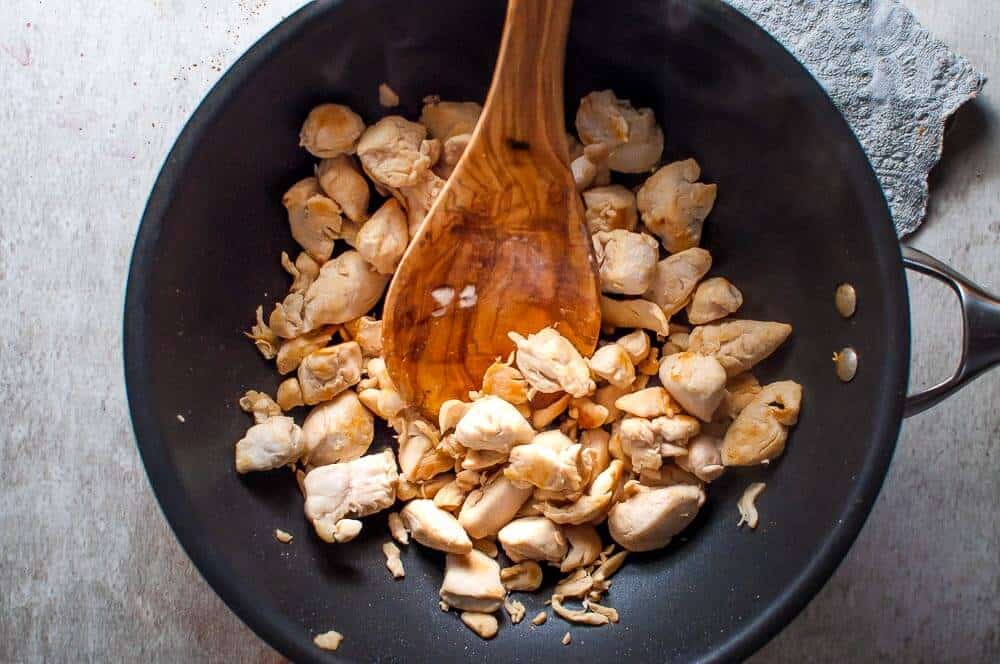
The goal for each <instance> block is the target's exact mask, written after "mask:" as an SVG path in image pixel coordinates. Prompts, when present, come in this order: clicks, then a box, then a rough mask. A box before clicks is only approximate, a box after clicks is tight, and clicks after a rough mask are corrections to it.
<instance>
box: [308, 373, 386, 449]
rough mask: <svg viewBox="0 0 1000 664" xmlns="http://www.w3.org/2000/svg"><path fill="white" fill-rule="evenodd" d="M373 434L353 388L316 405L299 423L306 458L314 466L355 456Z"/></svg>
mask: <svg viewBox="0 0 1000 664" xmlns="http://www.w3.org/2000/svg"><path fill="white" fill-rule="evenodd" d="M374 437H375V420H374V418H373V417H372V414H371V413H370V412H368V410H367V409H366V408H365V407H364V406H363V405H362V404H361V401H360V400H359V399H358V396H357V395H356V394H355V393H354V392H353V391H352V390H348V391H347V392H341V393H340V394H339V395H337V396H336V397H335V398H334V399H333V400H332V401H327V402H326V403H322V404H320V405H318V406H316V407H315V408H313V409H312V410H311V411H310V412H309V414H308V415H307V416H306V419H305V422H303V423H302V440H303V443H305V450H306V451H305V458H306V460H307V461H308V463H309V464H311V465H313V466H325V465H327V464H331V463H336V462H338V461H349V460H351V459H357V458H358V457H360V456H361V455H362V454H364V453H365V452H367V451H368V447H369V446H370V445H371V444H372V440H373V439H374ZM393 463H394V464H395V461H393Z"/></svg>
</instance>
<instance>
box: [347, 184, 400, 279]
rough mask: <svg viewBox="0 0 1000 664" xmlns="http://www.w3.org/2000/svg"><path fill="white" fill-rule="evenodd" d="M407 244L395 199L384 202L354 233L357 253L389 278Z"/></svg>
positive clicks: (397, 203) (397, 202)
mask: <svg viewBox="0 0 1000 664" xmlns="http://www.w3.org/2000/svg"><path fill="white" fill-rule="evenodd" d="M409 243H410V229H409V226H408V224H407V220H406V211H405V210H403V208H402V206H401V205H400V204H399V201H397V200H396V199H395V198H390V199H389V200H387V201H386V202H385V203H384V204H383V205H382V207H380V208H379V209H378V211H377V212H376V213H375V214H373V215H372V218H371V219H369V220H368V222H367V223H366V224H365V225H364V226H362V227H361V230H360V231H358V236H357V239H356V240H355V246H356V247H357V249H358V253H359V254H361V256H362V257H363V258H364V259H365V260H366V261H368V262H369V263H371V264H372V266H373V267H374V268H375V269H376V270H378V272H379V274H392V273H393V272H395V271H396V266H397V265H398V264H399V260H400V259H401V258H402V257H403V253H405V252H406V246H407V245H408V244H409Z"/></svg>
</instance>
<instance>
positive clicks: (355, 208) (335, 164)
mask: <svg viewBox="0 0 1000 664" xmlns="http://www.w3.org/2000/svg"><path fill="white" fill-rule="evenodd" d="M316 178H317V179H318V180H319V186H320V188H321V189H322V190H323V192H324V193H325V194H326V195H327V196H329V197H330V199H331V200H332V201H333V202H334V203H336V204H337V205H338V206H339V207H340V209H341V211H342V212H343V213H344V215H345V216H346V217H347V218H348V219H350V220H351V221H353V222H355V223H357V224H362V223H364V222H365V220H366V219H368V198H369V196H370V191H369V189H368V180H366V179H365V176H364V175H362V174H361V171H360V169H359V168H358V166H357V164H356V163H355V162H354V158H353V157H349V156H347V155H340V156H338V157H333V158H332V159H324V160H323V161H321V162H320V163H319V166H317V167H316Z"/></svg>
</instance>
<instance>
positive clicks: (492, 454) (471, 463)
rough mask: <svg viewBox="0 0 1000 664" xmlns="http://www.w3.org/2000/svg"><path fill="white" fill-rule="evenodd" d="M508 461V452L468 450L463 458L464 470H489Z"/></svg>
mask: <svg viewBox="0 0 1000 664" xmlns="http://www.w3.org/2000/svg"><path fill="white" fill-rule="evenodd" d="M505 461H507V453H506V452H496V451H493V450H468V451H467V452H466V454H465V459H463V460H462V470H477V471H478V470H489V469H492V468H493V467H494V466H498V465H500V464H502V463H504V462H505Z"/></svg>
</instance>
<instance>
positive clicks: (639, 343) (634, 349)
mask: <svg viewBox="0 0 1000 664" xmlns="http://www.w3.org/2000/svg"><path fill="white" fill-rule="evenodd" d="M615 343H616V344H618V345H619V346H621V347H622V348H624V349H625V352H626V353H628V357H629V359H630V360H632V364H639V363H640V362H642V361H643V360H645V359H646V357H647V356H648V355H649V351H650V345H649V335H648V334H646V333H645V332H643V331H642V330H635V331H633V332H629V333H628V334H626V335H625V336H624V337H621V338H620V339H618V341H616V342H615Z"/></svg>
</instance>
